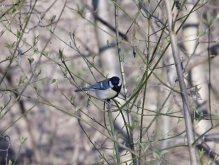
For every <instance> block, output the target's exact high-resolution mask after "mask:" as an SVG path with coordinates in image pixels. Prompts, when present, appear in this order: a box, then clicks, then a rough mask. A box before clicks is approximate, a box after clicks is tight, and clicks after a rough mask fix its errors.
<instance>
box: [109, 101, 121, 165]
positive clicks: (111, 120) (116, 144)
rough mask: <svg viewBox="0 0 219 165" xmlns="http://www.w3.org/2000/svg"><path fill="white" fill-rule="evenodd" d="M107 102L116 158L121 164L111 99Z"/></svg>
mask: <svg viewBox="0 0 219 165" xmlns="http://www.w3.org/2000/svg"><path fill="white" fill-rule="evenodd" d="M106 104H107V110H108V115H109V122H110V128H111V132H112V139H113V143H114V148H115V151H116V160H117V164H120V157H119V147H118V141H117V136H116V133H115V129H114V122H113V116H112V111H111V107H110V100H107V101H106Z"/></svg>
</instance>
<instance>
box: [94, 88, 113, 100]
mask: <svg viewBox="0 0 219 165" xmlns="http://www.w3.org/2000/svg"><path fill="white" fill-rule="evenodd" d="M95 93H96V95H97V97H98V98H100V99H102V100H106V99H111V98H113V97H115V96H116V95H117V92H116V91H114V90H112V89H111V88H109V89H106V90H95Z"/></svg>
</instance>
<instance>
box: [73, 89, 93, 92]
mask: <svg viewBox="0 0 219 165" xmlns="http://www.w3.org/2000/svg"><path fill="white" fill-rule="evenodd" d="M81 91H90V88H81V89H76V90H75V92H81Z"/></svg>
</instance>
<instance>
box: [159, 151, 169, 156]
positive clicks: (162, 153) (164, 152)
mask: <svg viewBox="0 0 219 165" xmlns="http://www.w3.org/2000/svg"><path fill="white" fill-rule="evenodd" d="M168 152H169V151H168V150H163V151H161V152H160V155H161V156H163V155H164V154H166V153H168Z"/></svg>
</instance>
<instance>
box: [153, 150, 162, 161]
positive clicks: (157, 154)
mask: <svg viewBox="0 0 219 165" xmlns="http://www.w3.org/2000/svg"><path fill="white" fill-rule="evenodd" d="M153 157H154V158H155V159H156V158H158V159H160V154H159V152H158V151H157V150H154V151H153Z"/></svg>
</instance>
